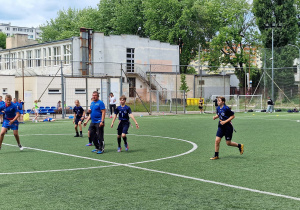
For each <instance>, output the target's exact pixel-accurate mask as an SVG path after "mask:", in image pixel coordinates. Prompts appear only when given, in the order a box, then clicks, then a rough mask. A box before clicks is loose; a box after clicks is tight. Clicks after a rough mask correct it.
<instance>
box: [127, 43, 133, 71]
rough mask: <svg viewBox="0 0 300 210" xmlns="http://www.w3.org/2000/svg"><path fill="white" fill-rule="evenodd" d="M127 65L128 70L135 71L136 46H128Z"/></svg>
mask: <svg viewBox="0 0 300 210" xmlns="http://www.w3.org/2000/svg"><path fill="white" fill-rule="evenodd" d="M126 66H127V67H126V69H127V72H134V48H127V51H126Z"/></svg>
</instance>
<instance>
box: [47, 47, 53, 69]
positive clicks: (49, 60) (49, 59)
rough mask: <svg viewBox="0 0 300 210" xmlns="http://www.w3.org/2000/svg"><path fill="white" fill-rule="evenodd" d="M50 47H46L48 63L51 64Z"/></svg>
mask: <svg viewBox="0 0 300 210" xmlns="http://www.w3.org/2000/svg"><path fill="white" fill-rule="evenodd" d="M51 55H52V54H51V47H49V48H48V65H49V66H51V60H52V56H51Z"/></svg>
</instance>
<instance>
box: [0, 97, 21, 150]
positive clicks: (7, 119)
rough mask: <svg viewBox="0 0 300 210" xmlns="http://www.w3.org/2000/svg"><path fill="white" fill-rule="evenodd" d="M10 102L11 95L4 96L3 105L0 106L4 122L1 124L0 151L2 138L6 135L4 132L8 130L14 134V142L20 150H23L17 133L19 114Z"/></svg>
mask: <svg viewBox="0 0 300 210" xmlns="http://www.w3.org/2000/svg"><path fill="white" fill-rule="evenodd" d="M11 101H12V97H11V95H6V96H5V104H4V105H1V106H0V111H1V112H2V111H3V112H4V121H3V124H2V128H1V134H0V149H1V146H2V142H3V139H4V136H5V134H6V131H7V129H8V128H10V129H11V130H13V132H14V136H15V138H16V141H17V143H18V146H19V148H20V150H23V147H22V145H21V143H20V137H19V132H18V127H19V122H18V120H17V119H18V117H19V116H20V113H19V110H18V108H17V106H16V105H15V104H13V103H12V102H11Z"/></svg>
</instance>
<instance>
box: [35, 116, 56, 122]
mask: <svg viewBox="0 0 300 210" xmlns="http://www.w3.org/2000/svg"><path fill="white" fill-rule="evenodd" d="M54 121H55V119H53V118H51V117H47V118H45V119H44V120H39V122H54Z"/></svg>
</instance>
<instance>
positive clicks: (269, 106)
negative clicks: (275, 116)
mask: <svg viewBox="0 0 300 210" xmlns="http://www.w3.org/2000/svg"><path fill="white" fill-rule="evenodd" d="M267 104H268V108H267V111H266V113H268V112H269V113H272V112H273V105H274V104H273V101H272V99H271V98H270V97H268V101H267Z"/></svg>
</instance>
